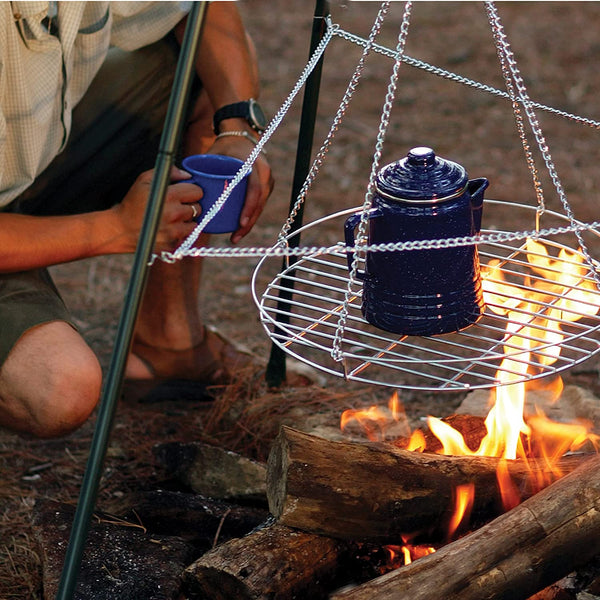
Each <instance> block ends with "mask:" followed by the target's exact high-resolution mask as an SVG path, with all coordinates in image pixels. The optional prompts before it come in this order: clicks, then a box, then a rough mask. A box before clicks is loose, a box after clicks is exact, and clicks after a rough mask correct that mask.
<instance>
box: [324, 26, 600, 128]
mask: <svg viewBox="0 0 600 600" xmlns="http://www.w3.org/2000/svg"><path fill="white" fill-rule="evenodd" d="M334 35H335V36H337V37H340V38H342V39H344V40H346V41H348V42H352V43H353V44H356V45H358V46H364V45H365V43H366V40H365V39H364V38H361V37H360V36H358V35H356V34H354V33H351V32H349V31H346V30H344V29H342V28H341V27H338V28H337V29H336V30H335V33H334ZM373 52H376V53H378V54H382V55H383V56H387V57H388V58H393V59H395V58H396V51H395V50H392V49H391V48H387V47H385V46H381V45H379V44H374V45H373ZM402 62H403V63H404V64H405V65H408V66H409V67H414V68H417V69H421V70H423V71H426V72H427V73H431V74H432V75H437V76H438V77H442V78H444V79H448V80H450V81H453V82H455V83H460V84H462V85H465V86H467V87H472V88H475V89H477V90H479V91H482V92H486V93H488V94H491V95H492V96H498V97H500V98H505V99H507V100H511V97H510V94H508V92H505V91H504V90H500V89H498V88H495V87H493V86H491V85H488V84H486V83H481V82H480V81H475V80H473V79H469V78H468V77H465V76H464V75H458V74H457V73H453V72H452V71H448V70H446V69H442V68H441V67H436V66H435V65H432V64H430V63H428V62H425V61H424V60H419V59H418V58H413V57H411V56H409V55H408V54H405V55H404V56H403V57H402ZM530 103H531V106H532V107H533V108H535V109H537V110H543V111H545V112H549V113H552V114H554V115H556V116H559V117H562V118H564V119H569V120H571V121H575V122H577V123H580V124H583V125H587V126H588V127H591V128H593V129H600V121H597V120H595V119H591V118H589V117H582V116H580V115H575V114H572V113H569V112H567V111H564V110H561V109H558V108H554V107H552V106H548V105H547V104H542V103H540V102H533V101H530Z"/></svg>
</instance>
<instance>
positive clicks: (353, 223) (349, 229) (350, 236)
mask: <svg viewBox="0 0 600 600" xmlns="http://www.w3.org/2000/svg"><path fill="white" fill-rule="evenodd" d="M361 214H362V211H359V212H357V213H354V214H353V215H350V216H349V217H348V218H347V219H346V222H345V223H344V237H345V241H346V246H354V230H355V229H356V227H357V225H358V224H359V223H360V216H361ZM379 216H381V212H380V211H379V210H378V209H377V208H372V209H371V210H370V211H369V215H368V218H369V219H371V218H375V217H379ZM346 259H347V260H348V269H352V261H353V260H354V255H353V253H351V252H346ZM356 277H357V278H358V279H364V278H365V272H364V271H356Z"/></svg>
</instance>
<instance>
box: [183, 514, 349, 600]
mask: <svg viewBox="0 0 600 600" xmlns="http://www.w3.org/2000/svg"><path fill="white" fill-rule="evenodd" d="M348 551H349V545H348V544H346V543H345V542H341V541H339V540H334V539H332V538H326V537H322V536H317V535H314V534H310V533H305V532H302V531H294V530H292V529H289V528H288V527H282V526H280V525H271V526H268V527H264V528H262V529H257V530H255V531H253V532H252V533H250V534H248V535H246V536H245V537H243V538H239V539H234V540H230V541H228V542H225V543H224V544H221V545H220V546H217V547H216V548H214V549H213V550H211V551H209V552H207V553H206V554H204V555H203V556H201V557H200V558H199V559H198V560H197V561H196V562H194V563H193V564H192V565H190V566H189V567H188V568H187V569H186V570H185V572H184V592H185V594H186V598H202V599H203V600H232V599H234V598H235V600H289V599H290V598H311V600H319V599H322V598H323V599H324V598H327V596H328V593H329V591H331V590H332V589H335V588H336V587H339V583H338V584H337V585H335V584H334V582H335V581H336V579H337V578H338V576H339V575H340V574H341V573H343V572H346V571H347V566H346V560H345V556H346V555H347V554H348Z"/></svg>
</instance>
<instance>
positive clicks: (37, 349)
mask: <svg viewBox="0 0 600 600" xmlns="http://www.w3.org/2000/svg"><path fill="white" fill-rule="evenodd" d="M69 321H70V316H69V314H68V312H67V310H66V307H65V305H64V303H63V302H62V300H61V299H60V297H59V295H58V293H57V290H56V288H55V287H54V285H53V283H52V280H51V279H50V277H49V276H48V274H47V272H46V271H45V270H43V269H42V270H38V271H31V272H27V273H15V274H12V275H1V276H0V365H1V367H0V426H3V427H7V428H9V429H12V430H15V431H18V432H21V433H30V434H33V435H36V436H39V437H52V436H57V435H62V434H65V433H67V432H69V431H71V430H72V429H74V428H76V427H77V426H79V425H80V424H81V423H82V422H83V421H84V420H85V419H86V418H87V417H88V415H89V414H90V413H91V411H92V410H93V409H94V407H95V405H96V403H97V401H98V398H99V396H100V387H101V381H102V373H101V369H100V365H99V364H98V360H97V359H96V356H95V355H94V353H93V352H92V351H91V349H90V348H89V347H88V346H87V344H86V343H85V342H84V340H83V339H82V338H81V336H80V335H79V334H78V333H77V331H76V330H75V328H74V327H73V326H72V324H70V322H69Z"/></svg>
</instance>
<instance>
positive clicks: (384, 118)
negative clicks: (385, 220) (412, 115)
mask: <svg viewBox="0 0 600 600" xmlns="http://www.w3.org/2000/svg"><path fill="white" fill-rule="evenodd" d="M411 10H412V2H411V1H408V2H406V3H405V5H404V14H403V16H402V24H401V25H400V33H399V35H398V43H397V45H396V61H395V63H394V68H393V70H392V75H391V77H390V82H389V85H388V89H387V93H386V96H385V102H384V104H383V109H382V111H381V120H380V122H379V130H378V132H377V140H376V142H375V153H374V155H373V161H372V163H371V173H370V176H369V184H368V186H367V192H366V194H365V200H364V203H363V207H362V212H361V217H360V222H359V225H358V233H357V237H358V241H359V246H360V244H361V243H365V244H366V241H367V239H366V231H367V224H368V219H369V210H370V208H371V204H372V200H373V195H374V193H375V177H376V175H377V172H378V171H379V163H380V161H381V155H382V152H383V144H384V141H385V134H386V132H387V128H388V125H389V123H390V114H391V112H392V105H393V102H394V98H395V96H396V89H397V86H398V74H399V71H400V66H401V65H402V55H403V54H404V47H405V45H406V38H407V36H408V28H409V24H410V14H411ZM359 262H360V252H358V251H355V252H354V253H353V258H352V264H351V266H350V277H349V278H348V285H347V287H346V292H345V294H344V302H343V304H342V307H341V309H340V312H339V318H338V324H337V328H336V331H335V336H334V339H333V345H332V349H331V357H332V358H333V360H335V361H336V362H341V361H342V360H343V358H344V357H343V352H342V340H343V338H344V331H345V329H346V321H347V318H348V305H349V304H350V299H351V297H352V295H353V292H352V286H353V284H354V282H355V281H356V274H357V272H358V264H359Z"/></svg>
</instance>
